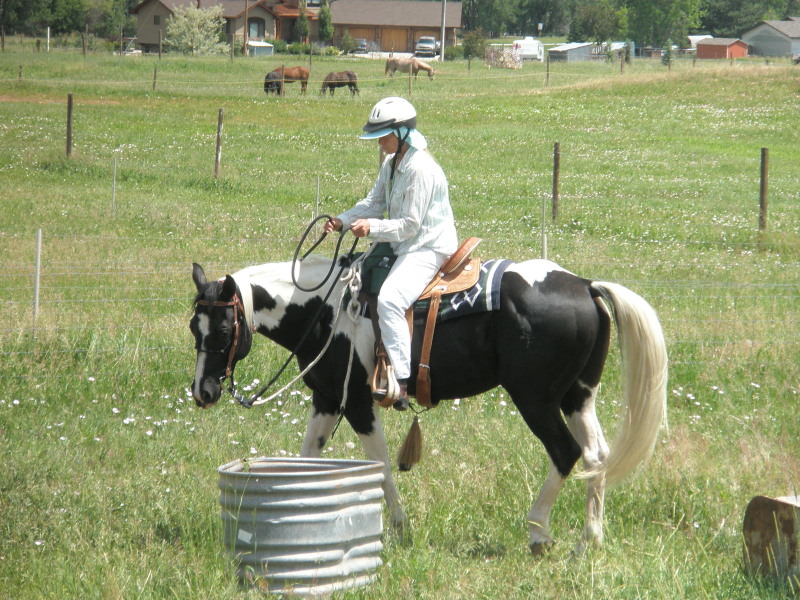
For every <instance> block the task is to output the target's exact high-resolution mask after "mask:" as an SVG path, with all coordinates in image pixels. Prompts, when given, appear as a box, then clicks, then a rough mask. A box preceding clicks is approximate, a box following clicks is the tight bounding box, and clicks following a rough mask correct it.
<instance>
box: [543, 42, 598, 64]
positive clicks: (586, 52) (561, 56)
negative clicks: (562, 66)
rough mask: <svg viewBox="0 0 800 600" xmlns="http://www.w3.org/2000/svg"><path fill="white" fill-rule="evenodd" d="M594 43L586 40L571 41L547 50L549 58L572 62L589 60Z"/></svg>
mask: <svg viewBox="0 0 800 600" xmlns="http://www.w3.org/2000/svg"><path fill="white" fill-rule="evenodd" d="M594 46H595V44H591V43H588V42H571V43H569V44H561V45H560V46H554V47H553V48H550V50H548V51H547V55H548V56H549V57H550V60H553V61H564V62H572V61H576V60H591V59H592V54H593V52H592V50H593V48H594Z"/></svg>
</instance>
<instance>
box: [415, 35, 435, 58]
mask: <svg viewBox="0 0 800 600" xmlns="http://www.w3.org/2000/svg"><path fill="white" fill-rule="evenodd" d="M438 53H439V42H438V41H436V38H434V37H431V36H427V35H423V36H422V37H420V38H419V39H418V40H417V45H416V46H414V54H415V55H417V56H436V55H437V54H438Z"/></svg>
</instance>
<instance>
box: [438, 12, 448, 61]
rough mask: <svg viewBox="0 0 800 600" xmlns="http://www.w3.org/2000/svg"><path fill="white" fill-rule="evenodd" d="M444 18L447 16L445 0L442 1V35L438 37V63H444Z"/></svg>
mask: <svg viewBox="0 0 800 600" xmlns="http://www.w3.org/2000/svg"><path fill="white" fill-rule="evenodd" d="M446 16H447V0H442V33H441V35H440V36H439V37H440V47H439V61H440V62H444V47H445V39H444V35H445V28H444V22H445V18H446Z"/></svg>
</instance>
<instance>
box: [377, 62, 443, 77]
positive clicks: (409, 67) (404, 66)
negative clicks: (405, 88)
mask: <svg viewBox="0 0 800 600" xmlns="http://www.w3.org/2000/svg"><path fill="white" fill-rule="evenodd" d="M395 71H400V72H401V73H409V72H410V73H411V74H412V75H413V76H414V77H416V76H417V74H418V73H419V72H420V71H425V72H427V73H428V77H430V78H431V79H433V76H434V74H435V73H436V72H435V71H434V70H433V67H432V66H430V65H429V64H428V63H425V62H422V61H421V60H420V59H418V58H417V57H416V56H409V57H408V58H395V57H392V58H388V59H386V69H385V70H384V75H388V76H389V77H394V72H395Z"/></svg>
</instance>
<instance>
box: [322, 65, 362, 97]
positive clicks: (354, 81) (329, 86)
mask: <svg viewBox="0 0 800 600" xmlns="http://www.w3.org/2000/svg"><path fill="white" fill-rule="evenodd" d="M344 86H347V87H348V88H350V95H352V96H355V95H356V94H359V91H358V77H356V74H355V73H353V72H352V71H339V72H338V73H328V74H327V75H325V79H324V80H323V82H322V89H321V90H320V94H322V95H323V96H324V95H325V92H326V90H330V91H331V96H333V92H334V91H335V90H336V88H337V87H344ZM359 95H360V94H359Z"/></svg>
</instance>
